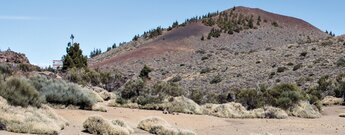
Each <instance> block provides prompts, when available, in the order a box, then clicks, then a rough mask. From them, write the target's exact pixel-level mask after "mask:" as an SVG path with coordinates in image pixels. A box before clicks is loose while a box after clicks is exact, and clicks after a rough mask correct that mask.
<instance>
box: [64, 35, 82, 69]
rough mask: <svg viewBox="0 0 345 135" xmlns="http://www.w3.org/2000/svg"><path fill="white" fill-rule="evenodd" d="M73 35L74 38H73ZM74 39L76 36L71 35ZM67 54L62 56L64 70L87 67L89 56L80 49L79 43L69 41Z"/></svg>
mask: <svg viewBox="0 0 345 135" xmlns="http://www.w3.org/2000/svg"><path fill="white" fill-rule="evenodd" d="M72 37H73V38H72ZM71 39H72V41H73V39H74V36H73V35H71ZM66 53H67V54H66V55H64V56H62V61H63V66H62V70H67V69H69V68H74V67H75V68H84V67H87V56H84V55H83V51H82V50H81V49H80V45H79V43H73V44H72V43H71V42H69V43H68V45H67V48H66Z"/></svg>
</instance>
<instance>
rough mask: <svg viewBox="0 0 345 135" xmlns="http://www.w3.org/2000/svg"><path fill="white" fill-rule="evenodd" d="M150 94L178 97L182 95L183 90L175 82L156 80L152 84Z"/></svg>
mask: <svg viewBox="0 0 345 135" xmlns="http://www.w3.org/2000/svg"><path fill="white" fill-rule="evenodd" d="M152 94H154V95H161V96H173V97H178V96H182V95H184V94H185V91H184V90H183V89H182V88H180V87H179V86H178V85H177V84H176V83H169V82H158V83H156V84H155V85H154V86H153V88H152Z"/></svg>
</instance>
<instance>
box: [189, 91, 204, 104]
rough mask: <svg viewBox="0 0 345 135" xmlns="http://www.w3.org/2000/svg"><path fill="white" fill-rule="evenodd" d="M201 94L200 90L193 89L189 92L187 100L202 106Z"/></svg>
mask: <svg viewBox="0 0 345 135" xmlns="http://www.w3.org/2000/svg"><path fill="white" fill-rule="evenodd" d="M203 97H204V95H203V93H202V92H201V91H200V89H194V90H192V91H191V94H190V95H189V98H190V99H191V100H193V101H194V102H195V103H198V104H202V103H203Z"/></svg>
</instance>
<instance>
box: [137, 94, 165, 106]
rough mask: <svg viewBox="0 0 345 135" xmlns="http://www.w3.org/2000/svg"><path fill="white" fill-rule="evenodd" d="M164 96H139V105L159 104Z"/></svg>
mask: <svg viewBox="0 0 345 135" xmlns="http://www.w3.org/2000/svg"><path fill="white" fill-rule="evenodd" d="M162 100H163V98H160V97H156V96H139V97H138V98H137V103H138V104H139V105H146V104H158V103H161V102H162Z"/></svg>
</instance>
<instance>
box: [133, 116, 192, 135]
mask: <svg viewBox="0 0 345 135" xmlns="http://www.w3.org/2000/svg"><path fill="white" fill-rule="evenodd" d="M138 128H140V129H142V130H145V131H148V132H150V133H151V134H157V135H195V133H194V132H192V131H187V130H181V129H176V128H174V127H172V126H171V125H170V124H169V123H168V122H167V121H165V120H164V119H162V118H159V117H150V118H146V119H144V120H142V121H140V122H139V124H138Z"/></svg>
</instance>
